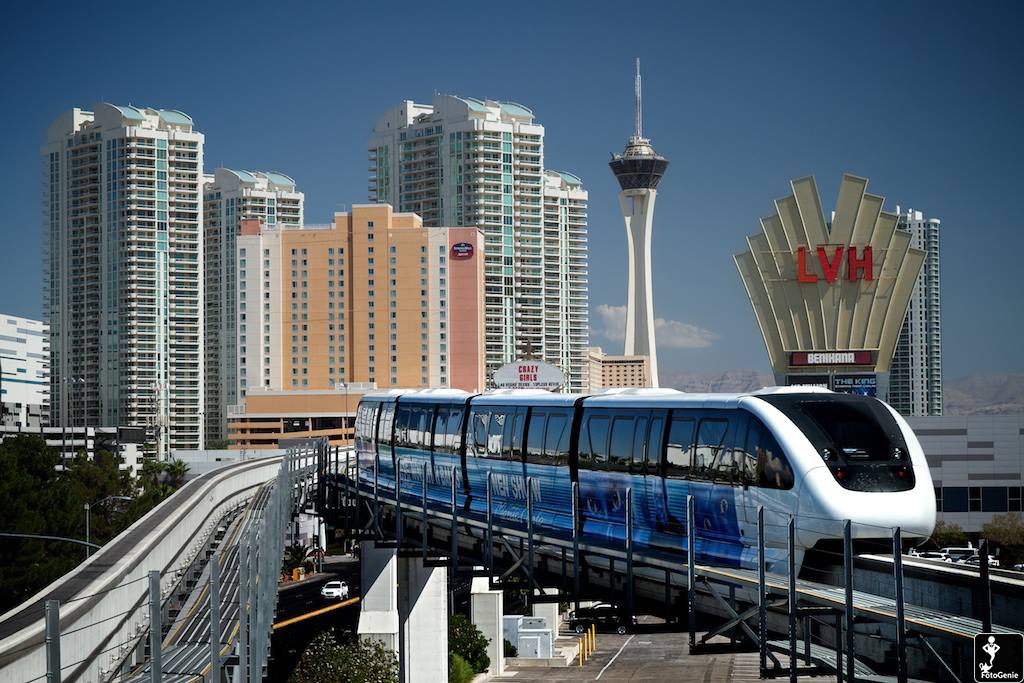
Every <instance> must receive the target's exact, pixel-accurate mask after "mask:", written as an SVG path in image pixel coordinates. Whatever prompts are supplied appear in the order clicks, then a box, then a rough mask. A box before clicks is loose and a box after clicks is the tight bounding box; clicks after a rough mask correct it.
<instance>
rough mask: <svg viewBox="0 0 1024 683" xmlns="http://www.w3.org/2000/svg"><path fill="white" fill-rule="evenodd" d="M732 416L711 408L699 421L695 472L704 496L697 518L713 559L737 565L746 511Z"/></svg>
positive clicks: (698, 501) (699, 501) (729, 564)
mask: <svg viewBox="0 0 1024 683" xmlns="http://www.w3.org/2000/svg"><path fill="white" fill-rule="evenodd" d="M729 418H730V416H729V415H728V414H726V413H724V412H722V411H715V412H711V411H709V412H708V413H707V414H705V415H703V416H701V418H700V421H699V422H698V423H697V439H696V442H695V449H694V465H693V473H694V478H695V479H700V480H701V481H702V483H701V485H700V488H702V489H703V495H698V496H697V501H696V502H697V519H696V520H695V521H696V522H697V523H699V525H700V533H701V534H702V535H704V536H705V538H706V539H707V541H708V542H709V544H708V546H707V550H708V553H709V555H710V556H711V559H712V561H714V562H716V563H720V564H724V565H727V566H737V565H739V563H740V559H741V554H742V541H741V537H740V528H739V525H740V521H741V520H742V519H743V514H744V513H743V512H742V507H743V505H742V503H743V500H742V498H743V496H742V494H741V493H739V492H741V491H742V489H740V488H739V487H737V485H736V481H735V467H734V464H733V462H734V461H733V446H734V442H735V440H736V425H735V420H730V419H729ZM738 493H739V495H738ZM737 503H739V504H737ZM738 515H739V516H738Z"/></svg>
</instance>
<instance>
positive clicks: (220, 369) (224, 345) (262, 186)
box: [203, 168, 304, 440]
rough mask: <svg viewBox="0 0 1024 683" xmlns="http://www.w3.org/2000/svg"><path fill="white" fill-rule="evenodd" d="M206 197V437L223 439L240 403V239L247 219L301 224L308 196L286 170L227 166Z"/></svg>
mask: <svg viewBox="0 0 1024 683" xmlns="http://www.w3.org/2000/svg"><path fill="white" fill-rule="evenodd" d="M203 197H204V206H203V224H204V228H203V244H204V248H205V263H204V282H205V285H204V289H205V297H206V299H205V312H206V321H205V332H204V343H205V362H206V370H205V373H206V409H205V422H206V438H207V439H208V440H220V439H223V438H224V437H225V424H226V419H227V415H226V412H225V411H226V410H227V406H229V405H234V404H237V403H238V402H239V401H238V392H237V386H238V376H237V372H236V371H237V367H238V345H237V343H236V341H237V332H238V330H237V324H238V322H237V317H236V310H237V301H236V293H237V289H238V280H237V277H236V270H235V241H236V239H237V237H238V234H239V231H240V230H241V226H242V220H244V219H255V220H258V221H260V222H261V223H263V224H264V225H265V226H266V227H267V229H268V230H277V229H281V228H295V227H298V226H301V225H302V223H303V199H304V197H303V194H302V193H301V192H298V191H297V190H296V189H295V181H294V180H292V179H291V178H289V177H288V176H286V175H284V174H283V173H263V172H258V171H233V170H231V169H227V168H218V169H217V170H216V171H214V172H213V174H211V175H207V176H206V184H205V186H204V188H203Z"/></svg>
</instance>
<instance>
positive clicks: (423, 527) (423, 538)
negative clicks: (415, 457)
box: [420, 462, 430, 562]
mask: <svg viewBox="0 0 1024 683" xmlns="http://www.w3.org/2000/svg"><path fill="white" fill-rule="evenodd" d="M429 466H430V463H428V462H425V463H423V490H422V491H420V493H421V494H422V498H423V500H422V501H421V504H422V507H423V516H422V517H421V518H420V551H421V553H422V556H423V561H424V562H426V560H427V468H428V467H429Z"/></svg>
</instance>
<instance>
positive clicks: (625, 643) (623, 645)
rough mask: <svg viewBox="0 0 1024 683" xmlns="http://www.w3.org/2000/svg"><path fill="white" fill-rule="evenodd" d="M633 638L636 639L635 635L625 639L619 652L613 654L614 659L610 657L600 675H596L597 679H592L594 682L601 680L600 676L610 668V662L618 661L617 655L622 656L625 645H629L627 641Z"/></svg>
mask: <svg viewBox="0 0 1024 683" xmlns="http://www.w3.org/2000/svg"><path fill="white" fill-rule="evenodd" d="M634 638H636V634H635V633H634V634H633V635H631V636H630V637H629V638H627V639H626V642H624V643H623V644H622V647H620V648H619V651H618V652H616V653H615V656H614V657H612V658H611V659H610V660H609V661H608V663H607V664H605V665H604V669H601V673H599V674H597V678H595V679H594V680H595V681H599V680H601V676H602V674H604V672H605V669H607V668H608V667H609V666H611V665H612V662H614V661H615V660H616V659H618V657H619V655H621V654H622V651H623V650H625V649H626V646H627V645H629V641H631V640H633V639H634Z"/></svg>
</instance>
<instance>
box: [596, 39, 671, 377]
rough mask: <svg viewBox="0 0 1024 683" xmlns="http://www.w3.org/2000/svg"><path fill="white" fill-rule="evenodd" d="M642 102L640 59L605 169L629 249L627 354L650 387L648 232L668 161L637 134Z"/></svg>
mask: <svg viewBox="0 0 1024 683" xmlns="http://www.w3.org/2000/svg"><path fill="white" fill-rule="evenodd" d="M643 133H644V129H643V100H642V96H641V87H640V60H639V59H637V60H636V129H635V130H634V132H633V135H632V136H631V137H630V138H629V142H628V143H626V149H625V150H623V152H622V154H613V155H612V160H611V161H610V162H608V165H609V166H610V167H611V169H612V173H614V174H615V178H616V179H617V180H618V181H619V187H621V188H622V190H621V191H620V192H619V205H620V206H621V207H622V217H623V218H624V219H625V221H626V240H627V245H628V251H629V282H628V285H627V290H626V345H625V350H624V353H625V354H626V355H627V356H631V355H641V356H647V357H648V358H649V359H650V364H651V384H652V386H655V387H656V386H658V355H657V354H658V352H657V349H656V348H655V344H654V289H653V285H652V284H651V229H652V227H653V223H654V200H655V199H656V198H657V196H658V183H660V182H661V177H662V176H663V175H664V174H665V169H667V168H668V159H666V158H665V157H663V156H661V155H660V154H658V153H657V152H655V151H654V148H653V147H652V146H651V141H650V140H648V139H647V138H645V137H644V135H643Z"/></svg>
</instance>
